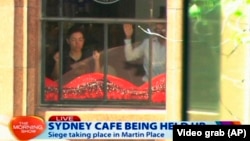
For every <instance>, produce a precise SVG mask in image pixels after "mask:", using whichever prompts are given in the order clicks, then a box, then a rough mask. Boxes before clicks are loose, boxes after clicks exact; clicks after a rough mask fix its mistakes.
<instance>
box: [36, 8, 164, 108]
mask: <svg viewBox="0 0 250 141" xmlns="http://www.w3.org/2000/svg"><path fill="white" fill-rule="evenodd" d="M43 8H44V7H43ZM42 12H43V11H42ZM59 13H60V12H59ZM51 21H53V22H58V23H59V27H60V30H62V26H63V23H64V22H73V23H94V24H103V25H104V34H105V35H104V38H105V39H104V52H107V50H108V25H109V24H122V23H135V24H136V23H142V24H145V23H147V24H148V23H166V19H153V18H151V19H132V18H72V17H44V16H41V18H40V22H41V29H42V31H41V33H42V36H41V41H42V43H41V45H42V46H44V43H45V41H44V38H43V37H44V32H43V31H44V27H43V26H44V25H45V23H46V22H51ZM61 34H62V33H61ZM59 36H60V37H62V35H59ZM60 40H61V41H60V43H59V46H62V44H63V41H62V39H60ZM41 49H42V47H41ZM41 53H42V54H45V51H44V49H42V50H41ZM106 56H107V55H106ZM107 59H108V58H107V57H105V59H104V61H105V63H106V62H107ZM44 63H45V57H42V65H41V72H42V73H41V77H42V78H45V70H44V68H43V66H45V64H44ZM107 73H108V72H107V65H105V67H104V80H106V76H107ZM41 82H44V81H42V79H41ZM105 82H106V81H105ZM61 86H62V81H59V88H61ZM150 87H151V78H150V81H149V88H150ZM44 88H45V86H44V83H41V94H40V95H41V97H40V101H39V105H40V106H43V107H48V106H53V107H61V105H62V104H63V105H64V106H65V107H92V106H96V103H95V102H93V103H92V102H89V104H90V105H87V104H86V105H85V104H84V105H82V104H80V103H82V102H85V101H80V102H79V103H78V102H75V103H76V104H72V105H71V104H67V103H68V102H67V101H66V102H59V103H53V102H52V103H51V102H47V103H46V102H44V101H43V98H44ZM104 91H106V89H105V90H104ZM149 93H152V90H151V89H149ZM149 98H151V94H150V95H149ZM104 100H105V99H104ZM73 101H74V100H73ZM102 101H103V100H102ZM119 102H121V101H118V100H117V101H116V102H114V103H115V104H114V105H113V104H111V105H106V106H105V105H98V107H99V106H104V107H105V108H110V107H112V108H114V106H115V108H142V109H143V108H144V109H145V106H147V105H148V104H149V103H151V104H150V106H148V107H147V108H146V109H148V108H149V109H159V108H160V109H165V108H166V104H165V103H164V104H152V102H150V101H147V102H141V101H136V102H135V103H144V104H142V105H139V104H138V105H137V106H136V107H133V106H129V105H131V104H132V105H133V102H129V101H128V102H125V103H130V104H127V105H120V106H119V104H118V105H117V104H116V103H119ZM87 103H88V102H87ZM111 103H112V102H111ZM159 105H164V107H163V106H159ZM98 107H97V108H98Z"/></svg>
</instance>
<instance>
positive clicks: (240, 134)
mask: <svg viewBox="0 0 250 141" xmlns="http://www.w3.org/2000/svg"><path fill="white" fill-rule="evenodd" d="M249 126H250V125H241V124H240V122H237V121H178V122H176V121H99V122H98V121H83V120H81V119H80V117H78V116H75V115H73V116H70V115H66V116H64V115H55V116H51V117H50V118H49V120H48V121H44V120H43V119H42V118H40V117H36V116H19V117H14V118H13V119H12V120H11V122H10V126H9V127H10V130H11V131H12V133H13V134H14V135H15V136H16V137H17V139H19V140H30V139H49V140H55V139H173V140H179V139H187V138H190V139H191V138H192V139H193V138H197V139H205V140H206V141H209V140H211V141H212V140H214V139H217V138H218V139H219V138H221V139H222V138H223V139H225V138H227V139H236V140H239V141H241V140H242V141H244V140H248V141H249V138H250V127H249Z"/></svg>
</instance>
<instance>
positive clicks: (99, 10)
mask: <svg viewBox="0 0 250 141" xmlns="http://www.w3.org/2000/svg"><path fill="white" fill-rule="evenodd" d="M60 2H62V4H61V3H60ZM60 5H62V6H61V7H60ZM165 5H166V0H110V1H107V0H105V1H103V0H44V6H45V11H46V12H45V14H46V16H47V17H57V16H63V17H98V18H116V17H119V18H151V17H152V18H158V17H159V15H160V14H159V13H161V12H164V13H165V11H164V10H165V9H164V8H163V7H165ZM61 9H62V10H61ZM60 10H61V11H60ZM60 13H62V14H60Z"/></svg>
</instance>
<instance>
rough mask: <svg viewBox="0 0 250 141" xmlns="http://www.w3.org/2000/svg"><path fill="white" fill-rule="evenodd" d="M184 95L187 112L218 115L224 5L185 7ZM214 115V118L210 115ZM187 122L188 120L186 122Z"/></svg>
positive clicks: (193, 0) (195, 1) (194, 1)
mask: <svg viewBox="0 0 250 141" xmlns="http://www.w3.org/2000/svg"><path fill="white" fill-rule="evenodd" d="M184 7H185V10H184V11H185V12H184V18H185V20H184V21H185V25H187V26H185V28H184V45H185V47H184V50H183V52H184V54H183V55H184V57H183V62H184V64H185V65H184V66H183V70H184V78H183V82H184V84H183V86H184V88H183V95H184V99H185V100H184V101H185V103H184V104H186V105H185V106H186V107H185V108H183V110H184V111H183V112H184V115H186V112H192V111H198V112H196V113H199V112H200V113H205V112H208V113H209V112H211V113H218V111H219V106H220V105H219V104H220V100H221V99H220V93H221V90H220V85H221V84H220V79H221V75H222V71H221V54H222V53H221V45H222V43H221V42H222V40H221V36H222V35H221V32H220V31H221V30H222V27H221V1H217V0H211V1H203V0H190V1H185V3H184ZM210 115H211V114H210ZM184 119H185V120H187V118H184Z"/></svg>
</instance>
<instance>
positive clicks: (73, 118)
mask: <svg viewBox="0 0 250 141" xmlns="http://www.w3.org/2000/svg"><path fill="white" fill-rule="evenodd" d="M49 121H81V119H80V118H79V117H78V116H72V115H56V116H51V117H50V118H49Z"/></svg>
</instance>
